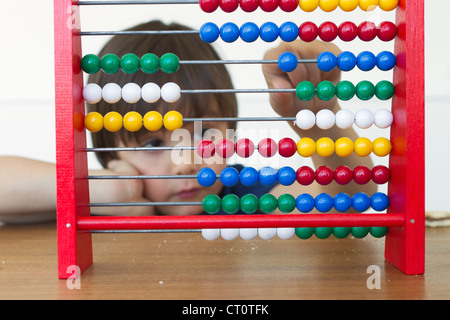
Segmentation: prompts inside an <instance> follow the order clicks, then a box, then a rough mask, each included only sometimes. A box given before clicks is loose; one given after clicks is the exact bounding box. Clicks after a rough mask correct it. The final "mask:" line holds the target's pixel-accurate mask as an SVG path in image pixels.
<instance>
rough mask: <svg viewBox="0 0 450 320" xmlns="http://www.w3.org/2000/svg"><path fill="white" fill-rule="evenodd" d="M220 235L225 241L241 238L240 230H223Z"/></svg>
mask: <svg viewBox="0 0 450 320" xmlns="http://www.w3.org/2000/svg"><path fill="white" fill-rule="evenodd" d="M220 235H221V236H222V238H223V239H224V240H234V239H236V238H237V237H238V236H239V229H222V230H220Z"/></svg>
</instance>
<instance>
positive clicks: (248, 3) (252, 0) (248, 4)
mask: <svg viewBox="0 0 450 320" xmlns="http://www.w3.org/2000/svg"><path fill="white" fill-rule="evenodd" d="M240 5H241V9H242V10H243V11H245V12H253V11H255V10H256V9H258V7H259V0H241V2H240Z"/></svg>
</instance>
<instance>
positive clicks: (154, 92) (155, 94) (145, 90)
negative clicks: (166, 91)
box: [142, 82, 161, 103]
mask: <svg viewBox="0 0 450 320" xmlns="http://www.w3.org/2000/svg"><path fill="white" fill-rule="evenodd" d="M160 98H161V88H160V87H159V86H158V85H157V84H156V83H154V82H149V83H146V84H145V85H144V86H143V87H142V99H143V100H144V101H145V102H148V103H155V102H156V101H158V100H159V99H160Z"/></svg>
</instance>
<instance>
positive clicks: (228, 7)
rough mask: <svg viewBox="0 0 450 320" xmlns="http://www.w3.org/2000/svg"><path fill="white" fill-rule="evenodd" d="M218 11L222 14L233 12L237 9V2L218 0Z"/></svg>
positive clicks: (235, 0)
mask: <svg viewBox="0 0 450 320" xmlns="http://www.w3.org/2000/svg"><path fill="white" fill-rule="evenodd" d="M219 5H220V9H222V11H224V12H233V11H235V10H236V9H237V8H238V7H239V0H220V1H219Z"/></svg>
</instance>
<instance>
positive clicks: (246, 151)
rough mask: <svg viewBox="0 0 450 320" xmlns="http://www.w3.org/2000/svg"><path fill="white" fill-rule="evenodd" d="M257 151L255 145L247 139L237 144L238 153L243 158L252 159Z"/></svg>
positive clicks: (240, 140)
mask: <svg viewBox="0 0 450 320" xmlns="http://www.w3.org/2000/svg"><path fill="white" fill-rule="evenodd" d="M254 151H255V145H254V144H253V142H252V141H251V140H249V139H247V138H242V139H239V140H238V141H237V142H236V153H237V155H238V156H239V157H241V158H248V157H250V156H251V155H252V154H253V152H254Z"/></svg>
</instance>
